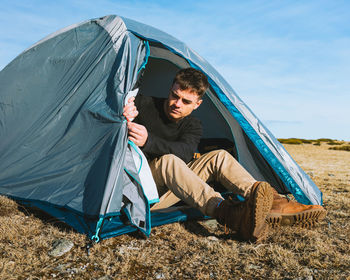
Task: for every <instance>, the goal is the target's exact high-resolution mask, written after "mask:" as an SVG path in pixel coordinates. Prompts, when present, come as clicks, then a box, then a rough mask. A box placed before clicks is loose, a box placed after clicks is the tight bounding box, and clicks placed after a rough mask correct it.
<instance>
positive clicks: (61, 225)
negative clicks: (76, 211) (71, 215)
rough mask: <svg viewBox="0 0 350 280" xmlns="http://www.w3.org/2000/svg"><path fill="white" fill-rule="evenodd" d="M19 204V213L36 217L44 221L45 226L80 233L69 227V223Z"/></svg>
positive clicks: (34, 208)
mask: <svg viewBox="0 0 350 280" xmlns="http://www.w3.org/2000/svg"><path fill="white" fill-rule="evenodd" d="M17 203H18V211H20V212H22V213H23V214H24V215H25V216H27V217H30V216H31V215H32V216H34V218H37V219H39V220H40V221H42V222H43V223H44V224H50V225H52V226H54V227H56V228H58V229H59V230H60V231H62V232H66V233H68V232H72V231H73V232H76V233H77V232H78V231H77V230H76V229H74V228H73V227H71V226H70V225H68V224H67V223H65V222H63V221H61V220H60V219H58V218H56V217H54V216H51V215H50V214H48V213H46V212H44V211H43V210H41V209H39V208H37V207H32V206H27V205H24V204H22V203H20V202H17Z"/></svg>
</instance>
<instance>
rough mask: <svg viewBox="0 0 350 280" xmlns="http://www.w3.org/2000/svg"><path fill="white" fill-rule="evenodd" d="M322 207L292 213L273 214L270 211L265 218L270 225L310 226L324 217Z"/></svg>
mask: <svg viewBox="0 0 350 280" xmlns="http://www.w3.org/2000/svg"><path fill="white" fill-rule="evenodd" d="M326 214H327V211H326V210H324V209H311V210H306V211H302V212H299V213H294V214H273V213H270V214H269V215H268V216H267V218H266V220H267V222H268V223H269V224H270V225H271V226H272V227H278V226H300V227H303V228H310V227H313V226H315V225H316V224H318V223H319V222H320V221H321V220H323V219H324V218H325V217H326Z"/></svg>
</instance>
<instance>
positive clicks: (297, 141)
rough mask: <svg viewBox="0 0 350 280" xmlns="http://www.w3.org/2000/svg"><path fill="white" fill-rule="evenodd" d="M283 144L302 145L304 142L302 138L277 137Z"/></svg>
mask: <svg viewBox="0 0 350 280" xmlns="http://www.w3.org/2000/svg"><path fill="white" fill-rule="evenodd" d="M277 140H278V141H279V142H280V143H282V144H293V145H300V144H302V143H303V142H302V141H301V140H300V139H297V138H288V139H282V138H280V139H277Z"/></svg>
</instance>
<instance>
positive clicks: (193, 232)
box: [0, 142, 350, 279]
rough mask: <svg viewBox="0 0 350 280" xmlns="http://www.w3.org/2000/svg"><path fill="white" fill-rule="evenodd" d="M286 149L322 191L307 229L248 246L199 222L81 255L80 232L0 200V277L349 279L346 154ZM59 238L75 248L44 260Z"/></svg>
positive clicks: (324, 148) (284, 231) (114, 241)
mask: <svg viewBox="0 0 350 280" xmlns="http://www.w3.org/2000/svg"><path fill="white" fill-rule="evenodd" d="M286 148H287V150H288V151H289V152H290V153H291V154H292V156H293V158H294V159H295V160H296V161H297V162H298V163H299V164H300V165H301V166H302V167H303V168H304V170H305V171H306V172H308V173H309V174H310V176H312V177H313V180H314V181H315V183H316V184H317V185H318V186H319V187H320V189H321V190H322V191H323V193H324V202H325V207H326V208H327V210H328V216H327V218H326V220H325V221H323V222H322V223H321V224H320V225H319V226H318V227H316V228H314V229H312V230H307V229H300V228H292V227H283V228H279V229H271V231H270V236H269V238H268V239H267V241H266V242H264V243H263V244H259V245H255V244H249V243H242V242H238V241H236V240H235V239H234V237H233V236H227V235H225V234H224V232H223V231H222V229H221V228H219V229H212V228H211V227H208V226H207V225H205V224H204V223H203V222H187V223H181V224H178V223H175V224H171V225H165V226H161V227H158V228H155V229H153V230H152V234H151V237H150V238H149V239H145V238H143V237H141V236H140V235H138V234H131V235H123V236H120V237H115V238H111V239H108V240H105V241H102V242H101V243H99V244H96V245H95V246H93V247H92V248H91V249H90V250H89V254H88V251H87V250H86V245H87V240H86V237H85V236H84V235H81V234H78V233H75V232H73V231H72V230H70V229H69V228H64V227H62V226H61V225H60V224H55V223H54V222H53V221H50V220H49V219H48V218H47V217H38V215H37V213H32V212H27V210H25V209H23V208H21V207H20V206H18V205H17V204H16V203H15V202H13V201H11V200H9V199H7V198H5V197H1V196H0V279H99V278H101V277H103V276H105V278H102V279H240V278H242V279H271V278H272V279H350V278H349V275H350V274H349V268H350V253H349V252H350V245H349V240H350V226H349V213H350V211H349V209H350V173H349V166H350V153H349V152H346V151H335V150H328V148H329V146H328V145H327V144H326V143H324V142H322V143H321V145H320V146H314V145H308V144H301V145H286ZM59 238H66V239H70V240H72V241H73V242H74V244H75V245H74V247H73V249H72V250H71V251H69V252H68V253H66V254H65V255H63V256H62V257H57V258H54V257H50V256H49V255H48V252H49V251H50V250H51V248H52V242H53V241H54V240H56V239H59ZM107 276H109V277H107Z"/></svg>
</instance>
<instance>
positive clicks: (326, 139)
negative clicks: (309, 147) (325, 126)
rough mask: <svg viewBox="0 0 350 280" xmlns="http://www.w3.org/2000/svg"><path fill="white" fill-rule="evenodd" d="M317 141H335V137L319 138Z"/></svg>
mask: <svg viewBox="0 0 350 280" xmlns="http://www.w3.org/2000/svg"><path fill="white" fill-rule="evenodd" d="M315 141H318V142H334V140H333V139H330V138H319V139H317V140H315Z"/></svg>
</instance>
